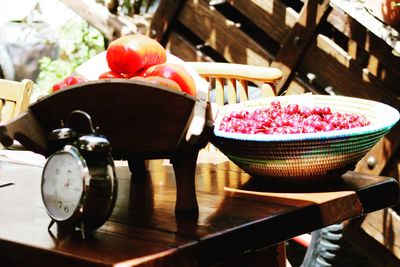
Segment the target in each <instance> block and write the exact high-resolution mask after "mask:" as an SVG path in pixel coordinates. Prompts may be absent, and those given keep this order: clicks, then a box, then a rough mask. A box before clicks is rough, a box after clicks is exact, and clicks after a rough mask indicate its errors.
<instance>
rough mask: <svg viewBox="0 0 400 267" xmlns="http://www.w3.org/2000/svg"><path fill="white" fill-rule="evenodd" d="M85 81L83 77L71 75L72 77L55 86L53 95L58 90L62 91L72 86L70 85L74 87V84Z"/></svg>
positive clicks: (52, 89)
mask: <svg viewBox="0 0 400 267" xmlns="http://www.w3.org/2000/svg"><path fill="white" fill-rule="evenodd" d="M85 81H86V79H85V78H83V77H79V76H74V75H71V76H68V77H66V78H65V79H63V80H62V81H60V82H58V83H56V84H54V85H53V87H52V88H51V92H52V93H53V92H55V91H58V90H60V89H62V88H64V87H67V86H70V85H74V84H77V83H82V82H85Z"/></svg>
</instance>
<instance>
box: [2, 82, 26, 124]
mask: <svg viewBox="0 0 400 267" xmlns="http://www.w3.org/2000/svg"><path fill="white" fill-rule="evenodd" d="M32 88H33V82H32V81H31V80H28V79H25V80H23V81H21V82H16V81H10V80H4V79H0V122H2V123H4V122H6V121H8V120H10V119H12V118H14V117H16V116H17V115H18V114H19V113H21V112H22V111H25V110H26V109H27V108H28V106H29V99H30V97H31V95H32Z"/></svg>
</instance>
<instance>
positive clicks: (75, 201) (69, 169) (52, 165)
mask: <svg viewBox="0 0 400 267" xmlns="http://www.w3.org/2000/svg"><path fill="white" fill-rule="evenodd" d="M84 165H85V164H84V161H83V160H81V159H80V158H79V156H78V155H76V153H73V151H72V152H71V151H59V152H56V153H55V154H53V155H52V156H51V157H50V158H49V159H48V160H47V163H46V165H45V167H44V170H43V174H42V188H41V189H42V198H43V202H44V205H45V206H46V209H47V212H48V213H49V215H50V216H51V217H52V218H53V219H54V220H56V221H65V220H67V219H69V218H71V216H72V215H74V213H75V211H76V209H77V208H78V205H79V204H80V201H81V197H82V194H83V190H84V178H85V174H86V173H87V167H86V166H84Z"/></svg>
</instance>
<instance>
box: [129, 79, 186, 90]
mask: <svg viewBox="0 0 400 267" xmlns="http://www.w3.org/2000/svg"><path fill="white" fill-rule="evenodd" d="M131 80H137V81H143V82H147V83H151V84H157V85H162V86H165V87H168V88H171V89H175V90H178V91H182V89H181V87H180V86H179V85H178V84H177V83H176V82H174V81H173V80H170V79H167V78H163V77H159V76H150V77H142V76H135V77H132V78H131Z"/></svg>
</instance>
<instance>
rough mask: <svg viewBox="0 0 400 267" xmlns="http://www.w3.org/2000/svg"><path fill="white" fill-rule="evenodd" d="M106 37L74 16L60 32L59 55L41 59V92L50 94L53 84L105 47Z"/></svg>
mask: <svg viewBox="0 0 400 267" xmlns="http://www.w3.org/2000/svg"><path fill="white" fill-rule="evenodd" d="M104 46H105V42H104V37H103V36H102V35H101V33H100V32H99V31H98V30H97V29H95V28H93V27H91V26H90V25H89V24H88V23H87V22H86V21H84V20H82V19H80V18H74V19H72V20H70V21H69V22H68V23H67V24H65V25H64V26H63V27H62V28H61V29H60V32H59V53H58V54H59V56H58V58H56V59H51V58H49V57H43V58H42V59H40V61H39V64H40V67H39V68H40V73H39V75H38V78H37V79H36V83H37V84H38V86H39V89H38V90H40V92H39V94H48V93H49V90H50V88H51V86H52V85H53V84H55V83H56V82H58V81H59V80H61V79H63V78H65V77H67V76H68V75H70V74H72V73H73V72H74V70H75V69H76V67H78V66H79V65H81V64H82V63H83V62H85V61H87V60H88V59H90V58H91V57H93V56H94V55H96V54H98V53H99V52H101V51H104V49H105V47H104Z"/></svg>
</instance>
